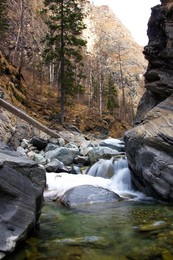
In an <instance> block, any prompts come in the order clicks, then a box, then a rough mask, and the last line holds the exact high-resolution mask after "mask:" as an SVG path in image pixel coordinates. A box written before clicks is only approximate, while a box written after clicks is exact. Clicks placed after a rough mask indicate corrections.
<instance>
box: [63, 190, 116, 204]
mask: <svg viewBox="0 0 173 260" xmlns="http://www.w3.org/2000/svg"><path fill="white" fill-rule="evenodd" d="M119 200H121V197H120V196H119V195H118V194H116V193H115V192H113V191H110V190H107V189H104V188H102V187H95V186H92V185H81V186H77V187H74V188H72V189H70V190H68V191H67V192H66V193H65V194H64V195H63V196H62V198H61V199H60V201H61V203H62V204H63V205H65V206H66V207H70V208H71V207H77V206H80V205H84V204H91V203H92V204H93V203H110V202H116V201H119Z"/></svg>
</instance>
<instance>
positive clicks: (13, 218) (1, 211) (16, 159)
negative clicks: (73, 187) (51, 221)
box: [0, 142, 45, 259]
mask: <svg viewBox="0 0 173 260" xmlns="http://www.w3.org/2000/svg"><path fill="white" fill-rule="evenodd" d="M0 180H1V181H0V230H1V232H0V259H2V258H3V257H4V256H5V255H6V254H8V253H10V252H12V251H13V250H14V249H15V247H16V245H17V244H18V243H19V242H20V241H22V240H24V239H25V238H26V237H27V235H28V233H29V232H30V231H31V230H32V229H33V228H34V227H35V225H36V223H37V221H38V219H39V216H40V213H41V208H42V203H43V191H44V187H45V171H44V169H43V168H40V167H39V166H38V165H37V164H36V163H35V162H34V161H31V160H30V159H28V158H27V157H26V156H21V155H20V154H19V153H17V152H14V151H11V150H9V149H8V148H7V146H6V145H3V143H1V142H0Z"/></svg>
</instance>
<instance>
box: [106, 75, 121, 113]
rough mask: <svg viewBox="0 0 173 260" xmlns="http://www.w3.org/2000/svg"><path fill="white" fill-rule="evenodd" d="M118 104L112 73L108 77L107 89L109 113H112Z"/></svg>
mask: <svg viewBox="0 0 173 260" xmlns="http://www.w3.org/2000/svg"><path fill="white" fill-rule="evenodd" d="M118 106H119V104H118V93H117V89H116V85H115V81H114V79H113V76H112V74H110V75H109V78H108V90H107V109H108V110H109V112H110V114H111V115H113V114H114V111H115V109H116V108H117V107H118Z"/></svg>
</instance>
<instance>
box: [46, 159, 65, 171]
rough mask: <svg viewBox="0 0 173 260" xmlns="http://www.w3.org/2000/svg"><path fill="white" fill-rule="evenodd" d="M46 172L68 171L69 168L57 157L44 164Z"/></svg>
mask: <svg viewBox="0 0 173 260" xmlns="http://www.w3.org/2000/svg"><path fill="white" fill-rule="evenodd" d="M45 169H46V171H47V172H69V169H68V168H67V167H66V166H65V165H64V164H63V163H62V162H60V161H59V160H58V159H53V160H52V161H51V162H49V163H47V164H46V166H45Z"/></svg>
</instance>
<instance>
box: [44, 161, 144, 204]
mask: <svg viewBox="0 0 173 260" xmlns="http://www.w3.org/2000/svg"><path fill="white" fill-rule="evenodd" d="M47 184H48V191H46V192H45V197H51V198H52V197H53V198H55V199H57V198H60V197H62V196H63V195H64V193H65V192H66V191H68V190H69V189H71V188H74V187H77V186H80V185H92V186H95V187H102V188H104V189H108V190H110V191H113V192H115V193H117V194H118V195H120V196H121V197H123V198H126V199H142V198H143V197H144V195H143V194H142V193H140V192H138V191H135V190H134V189H133V187H132V183H131V175H130V170H129V168H128V162H127V159H126V158H120V159H118V160H115V159H114V158H112V159H110V160H104V159H101V160H100V161H99V162H97V163H96V164H94V165H93V166H92V167H91V168H90V169H89V170H88V171H87V172H86V174H78V175H73V174H67V173H59V174H56V173H48V174H47Z"/></svg>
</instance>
